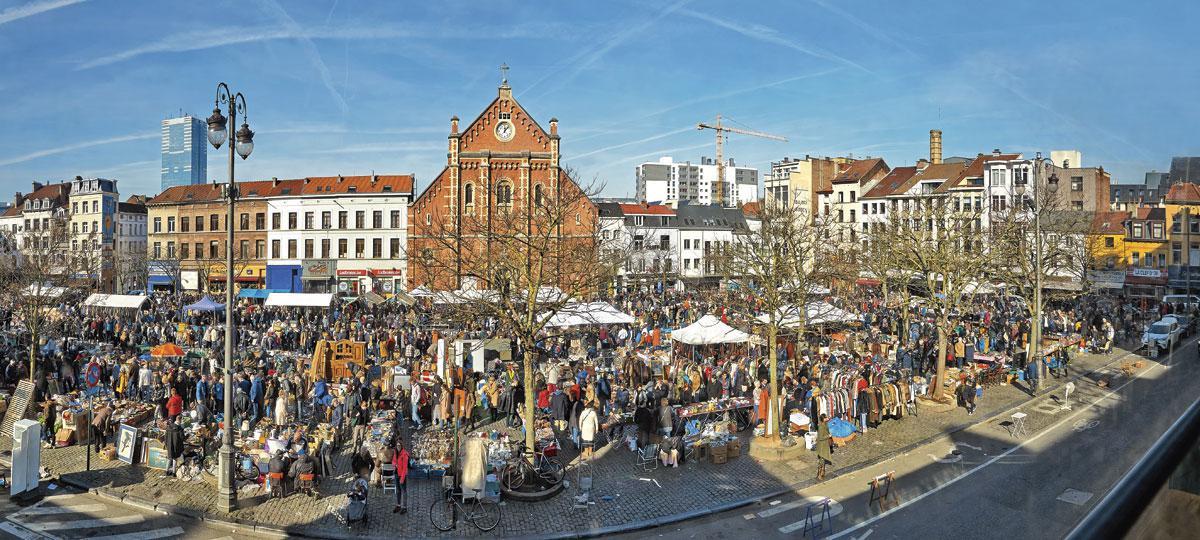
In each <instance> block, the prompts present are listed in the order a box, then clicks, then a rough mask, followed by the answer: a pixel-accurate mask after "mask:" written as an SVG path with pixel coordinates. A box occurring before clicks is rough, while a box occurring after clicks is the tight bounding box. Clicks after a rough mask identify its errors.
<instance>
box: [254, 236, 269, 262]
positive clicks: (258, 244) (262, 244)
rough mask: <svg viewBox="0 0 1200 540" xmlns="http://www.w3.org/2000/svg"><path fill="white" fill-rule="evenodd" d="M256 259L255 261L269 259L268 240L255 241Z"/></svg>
mask: <svg viewBox="0 0 1200 540" xmlns="http://www.w3.org/2000/svg"><path fill="white" fill-rule="evenodd" d="M254 258H255V259H265V258H267V241H266V240H255V241H254Z"/></svg>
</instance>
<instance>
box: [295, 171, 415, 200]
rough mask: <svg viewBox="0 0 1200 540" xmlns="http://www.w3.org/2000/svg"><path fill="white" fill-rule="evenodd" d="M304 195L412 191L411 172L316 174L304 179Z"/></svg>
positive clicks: (302, 190)
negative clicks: (388, 173)
mask: <svg viewBox="0 0 1200 540" xmlns="http://www.w3.org/2000/svg"><path fill="white" fill-rule="evenodd" d="M303 185H304V187H303V188H302V189H301V192H302V193H303V194H304V195H316V194H318V193H320V194H329V193H412V190H413V177H412V175H411V174H398V175H386V176H384V175H378V176H370V175H364V176H317V177H310V178H305V179H304V184H303Z"/></svg>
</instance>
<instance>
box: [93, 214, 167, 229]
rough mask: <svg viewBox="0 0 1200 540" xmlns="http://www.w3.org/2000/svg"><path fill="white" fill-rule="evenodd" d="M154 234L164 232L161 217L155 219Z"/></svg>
mask: <svg viewBox="0 0 1200 540" xmlns="http://www.w3.org/2000/svg"><path fill="white" fill-rule="evenodd" d="M84 225H85V226H86V225H87V222H84ZM83 232H87V229H84V230H83ZM154 232H156V233H160V232H162V218H160V217H156V218H154Z"/></svg>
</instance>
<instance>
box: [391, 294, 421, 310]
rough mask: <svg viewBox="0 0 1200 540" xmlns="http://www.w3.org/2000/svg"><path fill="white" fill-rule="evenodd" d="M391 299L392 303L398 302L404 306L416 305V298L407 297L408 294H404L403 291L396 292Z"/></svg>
mask: <svg viewBox="0 0 1200 540" xmlns="http://www.w3.org/2000/svg"><path fill="white" fill-rule="evenodd" d="M391 299H392V301H395V302H399V303H401V304H404V305H406V306H411V305H413V304H415V303H417V299H416V298H413V297H412V296H411V295H409V294H408V293H406V292H404V291H396V293H395V294H393V295H392V298H391Z"/></svg>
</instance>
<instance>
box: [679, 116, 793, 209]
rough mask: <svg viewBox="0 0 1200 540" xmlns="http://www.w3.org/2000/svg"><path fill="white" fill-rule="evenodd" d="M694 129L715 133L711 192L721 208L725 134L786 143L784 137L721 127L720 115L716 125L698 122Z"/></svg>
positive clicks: (722, 204) (723, 184)
mask: <svg viewBox="0 0 1200 540" xmlns="http://www.w3.org/2000/svg"><path fill="white" fill-rule="evenodd" d="M696 129H697V130H701V131H703V130H706V129H711V130H713V131H715V132H717V183H716V185H715V187H714V188H713V191H714V192H715V196H716V201H717V204H719V205H721V206H725V132H731V133H740V134H742V135H750V136H752V137H762V138H764V139H771V140H774V141H781V142H787V138H786V137H780V136H779V135H771V134H770V133H763V132H761V131H751V130H748V129H738V128H735V127H729V126H726V125H722V124H721V115H719V114H718V115H717V123H716V124H712V125H710V124H705V123H704V122H700V123H699V124H696Z"/></svg>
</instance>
